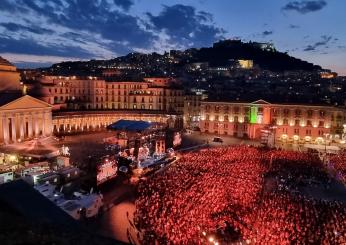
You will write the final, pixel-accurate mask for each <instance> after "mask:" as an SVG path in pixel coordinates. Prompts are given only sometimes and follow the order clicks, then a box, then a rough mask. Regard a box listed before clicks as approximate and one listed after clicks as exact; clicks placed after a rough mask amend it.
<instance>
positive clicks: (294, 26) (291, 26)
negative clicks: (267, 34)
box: [289, 24, 300, 29]
mask: <svg viewBox="0 0 346 245" xmlns="http://www.w3.org/2000/svg"><path fill="white" fill-rule="evenodd" d="M289 28H291V29H298V28H300V26H298V25H293V24H291V25H289Z"/></svg>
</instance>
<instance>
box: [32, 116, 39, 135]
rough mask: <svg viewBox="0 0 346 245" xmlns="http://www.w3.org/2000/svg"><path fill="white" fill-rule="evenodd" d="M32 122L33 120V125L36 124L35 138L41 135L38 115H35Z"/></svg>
mask: <svg viewBox="0 0 346 245" xmlns="http://www.w3.org/2000/svg"><path fill="white" fill-rule="evenodd" d="M32 120H33V123H34V132H35V136H36V137H37V136H38V134H39V131H38V116H37V114H36V113H35V114H34V115H33V118H32Z"/></svg>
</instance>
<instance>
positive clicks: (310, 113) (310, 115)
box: [307, 110, 313, 118]
mask: <svg viewBox="0 0 346 245" xmlns="http://www.w3.org/2000/svg"><path fill="white" fill-rule="evenodd" d="M307 114H308V118H311V117H312V114H313V112H312V110H308V112H307Z"/></svg>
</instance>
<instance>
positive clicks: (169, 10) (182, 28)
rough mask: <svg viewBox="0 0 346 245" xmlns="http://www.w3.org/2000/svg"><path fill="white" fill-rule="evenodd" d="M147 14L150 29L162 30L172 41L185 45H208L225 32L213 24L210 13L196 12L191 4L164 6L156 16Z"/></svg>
mask: <svg viewBox="0 0 346 245" xmlns="http://www.w3.org/2000/svg"><path fill="white" fill-rule="evenodd" d="M147 16H148V18H149V21H150V26H149V27H150V28H151V29H152V30H154V31H158V32H164V33H165V34H166V35H167V36H168V37H169V39H170V41H171V42H172V43H179V44H181V45H183V46H186V47H189V46H197V47H201V46H204V45H210V44H212V43H213V42H214V41H216V40H218V39H220V38H221V37H222V36H223V34H224V33H225V31H224V30H223V29H222V28H218V27H216V26H215V25H214V24H213V22H212V21H213V16H212V15H211V14H210V13H207V12H204V11H199V12H197V11H196V9H195V8H194V7H192V6H187V5H182V4H176V5H173V6H164V8H163V10H162V11H161V12H160V13H159V14H158V15H157V16H154V15H152V14H151V13H147Z"/></svg>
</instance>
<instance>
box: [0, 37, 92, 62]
mask: <svg viewBox="0 0 346 245" xmlns="http://www.w3.org/2000/svg"><path fill="white" fill-rule="evenodd" d="M0 52H2V53H5V52H8V53H19V54H28V55H47V56H64V57H80V58H82V59H85V58H89V57H92V56H93V54H92V53H91V52H89V51H87V50H86V49H83V48H81V47H78V46H71V45H64V44H57V45H54V44H47V45H42V44H38V43H37V42H36V41H35V40H33V39H28V38H24V39H9V38H3V37H0Z"/></svg>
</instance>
